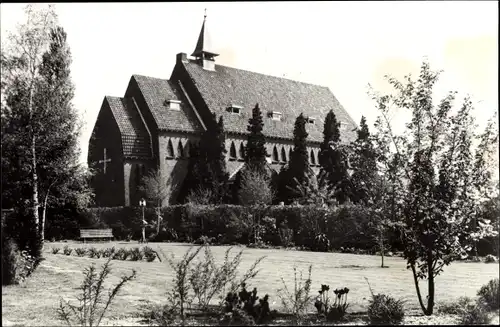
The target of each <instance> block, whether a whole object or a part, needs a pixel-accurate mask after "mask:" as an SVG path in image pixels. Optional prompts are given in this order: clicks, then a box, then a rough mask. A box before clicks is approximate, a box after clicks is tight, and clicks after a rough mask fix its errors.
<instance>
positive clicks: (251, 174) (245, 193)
mask: <svg viewBox="0 0 500 327" xmlns="http://www.w3.org/2000/svg"><path fill="white" fill-rule="evenodd" d="M238 198H239V203H240V204H242V205H244V206H251V205H259V204H260V205H262V204H270V203H271V202H272V201H273V199H274V190H273V189H272V187H271V180H270V178H269V177H268V175H267V173H266V172H265V170H258V169H244V170H243V172H242V175H241V187H240V189H239V193H238Z"/></svg>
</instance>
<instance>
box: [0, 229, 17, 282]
mask: <svg viewBox="0 0 500 327" xmlns="http://www.w3.org/2000/svg"><path fill="white" fill-rule="evenodd" d="M19 261H20V251H19V249H18V247H17V244H16V242H15V241H14V240H13V239H12V238H10V237H8V236H7V235H4V233H2V285H11V284H16V283H17V282H18V279H19V277H18V275H19V265H20V263H19Z"/></svg>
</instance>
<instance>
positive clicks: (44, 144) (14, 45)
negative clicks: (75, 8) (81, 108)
mask: <svg viewBox="0 0 500 327" xmlns="http://www.w3.org/2000/svg"><path fill="white" fill-rule="evenodd" d="M26 14H27V16H28V20H27V23H25V24H23V25H21V26H19V28H18V33H17V34H12V35H11V36H10V37H9V40H8V41H9V42H8V45H7V46H6V47H3V48H2V56H1V58H2V83H1V87H2V96H3V97H2V120H3V122H2V132H3V134H4V133H5V134H6V135H5V136H4V135H2V147H4V145H5V149H6V150H7V151H4V152H3V156H6V157H7V159H5V160H4V159H3V158H2V169H3V174H2V179H3V180H6V181H7V185H8V187H9V188H10V189H9V191H8V193H7V194H8V195H9V196H13V197H16V198H18V199H15V200H10V202H11V203H13V204H15V205H16V206H19V207H24V206H25V205H26V203H29V206H30V208H31V212H32V217H33V221H32V224H33V227H34V230H36V236H34V237H35V238H37V239H38V241H39V243H40V244H39V245H40V248H41V247H42V246H43V240H44V230H45V222H46V212H47V208H48V206H50V205H51V204H52V205H54V204H57V203H61V202H64V201H67V200H70V199H73V200H74V201H75V203H76V204H78V203H80V204H81V202H82V201H83V202H86V203H88V201H90V200H91V197H92V194H91V192H90V189H89V188H88V185H87V184H86V181H87V177H88V173H89V172H88V171H85V170H83V169H82V168H81V167H80V166H79V163H78V155H79V152H78V151H79V150H78V144H77V140H78V136H79V133H80V127H81V125H80V124H79V122H78V118H79V117H78V114H77V111H76V109H75V108H74V107H73V106H72V104H71V101H72V99H73V95H74V88H73V84H72V82H71V77H70V65H71V53H70V50H69V47H68V45H67V42H66V38H67V36H66V33H65V32H64V30H63V29H62V28H61V27H59V26H57V17H56V14H55V12H54V10H53V7H52V6H48V7H47V8H44V9H41V10H39V11H36V10H35V9H34V7H33V6H31V5H28V6H27V7H26ZM4 49H5V52H4ZM4 142H5V143H4ZM9 164H10V165H9ZM12 164H14V167H12V166H11V165H12ZM16 165H17V167H15V166H16ZM4 173H5V174H6V177H5V178H4V176H3V175H4ZM19 180H21V181H22V182H19ZM61 190H66V191H67V192H68V193H61ZM28 194H29V197H30V200H28V199H27V198H26V196H27V195H28ZM52 194H57V195H58V196H57V197H54V196H51V195H52ZM28 201H29V202H28ZM40 208H41V213H42V218H41V219H40V210H39V209H40ZM35 255H38V254H36V253H35Z"/></svg>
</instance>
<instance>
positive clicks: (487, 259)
mask: <svg viewBox="0 0 500 327" xmlns="http://www.w3.org/2000/svg"><path fill="white" fill-rule="evenodd" d="M497 261H498V260H497V258H496V257H495V256H494V255H493V254H488V255H487V256H486V257H485V258H484V262H486V263H495V262H497Z"/></svg>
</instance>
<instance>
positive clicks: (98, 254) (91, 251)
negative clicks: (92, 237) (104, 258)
mask: <svg viewBox="0 0 500 327" xmlns="http://www.w3.org/2000/svg"><path fill="white" fill-rule="evenodd" d="M88 253H89V257H90V258H97V259H99V258H100V257H101V251H99V250H97V249H96V248H95V247H91V248H89V252H88Z"/></svg>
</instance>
